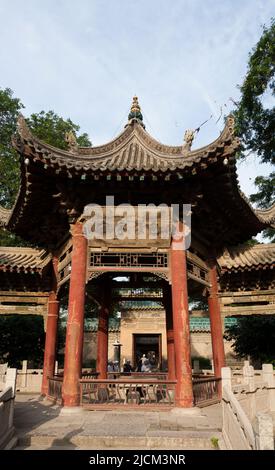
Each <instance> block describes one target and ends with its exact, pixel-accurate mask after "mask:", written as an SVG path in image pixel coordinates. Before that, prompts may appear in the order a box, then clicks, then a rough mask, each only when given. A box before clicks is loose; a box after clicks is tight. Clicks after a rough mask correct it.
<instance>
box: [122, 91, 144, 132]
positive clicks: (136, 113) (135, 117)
mask: <svg viewBox="0 0 275 470" xmlns="http://www.w3.org/2000/svg"><path fill="white" fill-rule="evenodd" d="M133 122H137V123H138V124H140V125H141V126H142V127H143V128H144V129H145V125H144V122H143V116H142V113H141V109H140V105H139V102H138V97H137V96H136V95H135V96H133V101H132V106H131V109H130V112H129V114H128V124H126V126H129V124H132V123H133Z"/></svg>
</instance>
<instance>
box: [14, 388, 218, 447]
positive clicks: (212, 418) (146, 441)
mask: <svg viewBox="0 0 275 470" xmlns="http://www.w3.org/2000/svg"><path fill="white" fill-rule="evenodd" d="M15 428H16V431H17V435H18V445H17V449H26V450H28V449H30V450H31V449H41V450H42V449H49V450H56V449H76V450H77V449H134V450H136V449H184V450H187V449H209V450H210V449H214V448H215V443H216V442H217V439H219V443H220V442H222V439H221V406H220V405H219V404H218V405H212V406H209V407H205V408H202V409H198V408H196V409H193V410H192V411H191V412H189V413H188V412H186V413H185V412H183V414H182V413H181V412H180V413H179V414H178V413H177V411H176V412H175V411H174V410H173V411H140V410H138V411H130V410H125V411H124V410H123V411H119V410H117V411H88V410H82V409H80V410H79V411H78V412H75V413H66V411H65V412H64V409H62V408H60V407H59V406H57V405H53V404H52V403H50V402H47V401H44V400H42V399H41V398H40V397H39V396H34V395H21V394H20V395H17V397H16V404H15Z"/></svg>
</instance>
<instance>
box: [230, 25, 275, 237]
mask: <svg viewBox="0 0 275 470" xmlns="http://www.w3.org/2000/svg"><path fill="white" fill-rule="evenodd" d="M240 91H241V100H240V102H239V103H238V107H237V110H236V111H235V113H234V114H235V119H236V130H237V134H238V135H239V136H240V137H241V139H242V149H241V156H242V157H246V156H247V153H248V154H249V153H251V152H253V153H255V154H256V155H258V157H259V159H260V161H261V162H265V163H271V164H272V165H274V164H275V133H274V129H275V107H274V106H273V102H274V100H273V98H274V95H275V19H274V18H272V19H271V24H270V27H269V28H267V27H266V26H264V27H263V33H262V36H261V38H260V40H259V41H258V43H257V44H256V46H255V47H254V48H253V49H252V52H251V53H250V55H249V61H248V70H247V74H246V76H245V79H244V82H243V84H242V86H241V87H240ZM274 183H275V172H271V173H270V175H269V176H268V177H263V176H258V177H257V178H256V179H255V185H256V187H257V188H258V192H257V193H255V194H252V195H251V198H250V199H251V202H254V203H256V204H257V205H258V206H259V207H260V208H267V207H269V206H270V205H271V204H273V203H274V202H275V184H274ZM265 234H266V235H267V236H268V237H270V238H274V241H275V231H274V230H268V231H266V233H265Z"/></svg>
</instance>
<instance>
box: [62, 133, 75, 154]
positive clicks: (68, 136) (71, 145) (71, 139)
mask: <svg viewBox="0 0 275 470" xmlns="http://www.w3.org/2000/svg"><path fill="white" fill-rule="evenodd" d="M65 141H66V142H67V144H68V149H69V152H74V151H75V150H77V148H78V144H77V140H76V136H75V134H74V132H73V131H69V132H66V133H65Z"/></svg>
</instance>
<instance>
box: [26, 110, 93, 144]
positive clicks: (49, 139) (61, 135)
mask: <svg viewBox="0 0 275 470" xmlns="http://www.w3.org/2000/svg"><path fill="white" fill-rule="evenodd" d="M26 121H27V124H28V126H29V128H30V130H31V132H32V133H33V135H35V136H36V137H38V138H39V139H40V140H43V141H44V142H46V143H47V144H50V145H53V146H54V147H58V148H60V149H64V150H66V149H67V148H68V144H67V142H66V140H65V134H66V132H69V131H73V133H74V134H75V135H76V134H77V133H78V132H79V129H80V127H79V126H78V125H77V124H74V123H73V122H72V121H71V119H66V120H65V119H63V118H62V117H60V116H58V114H56V113H55V112H54V111H48V112H47V113H45V111H41V112H40V113H37V114H31V116H30V118H29V119H27V120H26ZM76 140H77V143H78V144H79V145H80V146H83V147H91V145H92V144H91V142H90V140H89V137H88V134H86V133H85V134H81V135H79V136H78V137H77V139H76Z"/></svg>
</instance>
